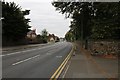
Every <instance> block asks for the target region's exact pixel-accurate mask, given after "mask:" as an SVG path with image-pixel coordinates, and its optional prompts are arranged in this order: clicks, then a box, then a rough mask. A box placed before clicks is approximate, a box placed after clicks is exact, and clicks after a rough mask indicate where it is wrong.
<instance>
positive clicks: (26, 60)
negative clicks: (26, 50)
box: [12, 55, 40, 66]
mask: <svg viewBox="0 0 120 80" xmlns="http://www.w3.org/2000/svg"><path fill="white" fill-rule="evenodd" d="M39 56H40V55H36V56H33V57H30V58H27V59H25V60H22V61H19V62H16V63H13V64H12V65H13V66H15V65H17V64H20V63H23V62H26V61H28V60H31V59H33V58H36V57H39Z"/></svg>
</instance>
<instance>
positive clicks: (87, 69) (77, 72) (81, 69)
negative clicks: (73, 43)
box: [62, 45, 118, 80]
mask: <svg viewBox="0 0 120 80" xmlns="http://www.w3.org/2000/svg"><path fill="white" fill-rule="evenodd" d="M104 60H105V61H104ZM117 64H118V62H117V60H109V59H101V58H96V57H95V58H94V57H92V56H91V55H89V54H88V53H85V52H84V51H82V50H81V49H80V46H79V45H77V50H76V54H75V56H72V57H71V59H70V61H69V62H68V65H67V66H66V69H65V70H64V73H63V76H62V78H105V79H107V80H108V78H109V79H110V80H113V79H111V78H117V77H118V65H117Z"/></svg>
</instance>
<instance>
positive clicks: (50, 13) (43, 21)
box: [5, 0, 70, 37]
mask: <svg viewBox="0 0 120 80" xmlns="http://www.w3.org/2000/svg"><path fill="white" fill-rule="evenodd" d="M5 1H7V2H13V1H14V2H15V3H17V4H19V6H21V7H22V9H29V10H30V15H29V16H26V17H28V18H30V19H31V22H30V25H31V26H32V29H36V32H37V34H39V33H41V31H42V30H43V29H46V30H47V31H48V32H49V33H51V34H52V33H53V34H55V35H56V36H59V37H64V35H65V33H66V32H67V31H68V30H69V25H70V19H65V15H62V14H61V13H59V11H55V8H54V6H52V4H51V2H52V0H5Z"/></svg>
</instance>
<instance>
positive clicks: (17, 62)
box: [2, 42, 72, 78]
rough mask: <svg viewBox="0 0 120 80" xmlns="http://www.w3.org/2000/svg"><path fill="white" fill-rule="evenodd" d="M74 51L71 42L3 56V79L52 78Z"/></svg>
mask: <svg viewBox="0 0 120 80" xmlns="http://www.w3.org/2000/svg"><path fill="white" fill-rule="evenodd" d="M71 49H72V44H71V43H69V42H58V43H55V44H53V45H49V46H45V47H42V48H39V47H37V48H33V49H32V48H30V49H29V50H24V51H18V52H13V53H8V54H5V55H2V77H3V78H50V77H51V76H52V75H53V74H54V72H55V71H56V69H57V68H58V67H59V66H60V64H61V63H62V62H63V60H64V59H65V58H66V56H67V55H68V54H69V52H70V51H71Z"/></svg>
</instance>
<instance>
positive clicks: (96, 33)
mask: <svg viewBox="0 0 120 80" xmlns="http://www.w3.org/2000/svg"><path fill="white" fill-rule="evenodd" d="M52 5H53V6H54V7H56V10H59V11H60V13H62V14H65V17H66V18H72V19H73V21H72V22H71V26H70V28H71V29H72V30H73V31H74V33H75V36H76V39H79V38H81V40H86V39H88V38H90V37H91V38H95V39H120V37H119V36H120V34H119V33H120V19H119V18H120V15H119V13H120V3H119V2H116V3H105V2H102V3H96V2H53V3H52Z"/></svg>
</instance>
